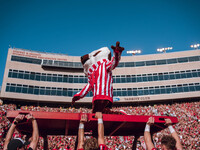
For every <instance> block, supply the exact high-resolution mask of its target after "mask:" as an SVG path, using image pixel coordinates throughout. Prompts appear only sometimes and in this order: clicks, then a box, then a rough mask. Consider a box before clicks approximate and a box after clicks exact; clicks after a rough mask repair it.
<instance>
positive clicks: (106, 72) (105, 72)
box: [72, 42, 124, 113]
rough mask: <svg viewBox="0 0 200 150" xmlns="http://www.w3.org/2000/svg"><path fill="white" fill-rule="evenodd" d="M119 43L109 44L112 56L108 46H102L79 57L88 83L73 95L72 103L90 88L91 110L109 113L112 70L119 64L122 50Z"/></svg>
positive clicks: (111, 92)
mask: <svg viewBox="0 0 200 150" xmlns="http://www.w3.org/2000/svg"><path fill="white" fill-rule="evenodd" d="M119 44H120V43H119V42H117V43H116V46H111V48H112V49H113V51H114V52H113V54H114V56H113V57H112V58H111V52H110V50H109V49H108V47H102V48H100V49H98V50H95V51H93V52H91V53H90V54H86V55H84V56H82V57H81V63H82V64H83V68H84V73H85V75H86V76H87V77H88V83H87V85H86V86H85V87H84V88H83V89H82V90H81V91H80V92H78V93H77V94H75V95H74V96H73V99H72V104H74V103H75V101H77V100H79V99H81V98H83V97H84V96H85V95H87V93H88V92H89V91H90V90H92V92H93V100H92V112H93V113H95V112H102V113H111V111H110V108H111V107H112V104H113V86H112V83H113V78H112V70H113V69H115V67H117V65H118V64H119V61H120V58H121V53H122V51H123V50H124V48H123V47H120V46H119Z"/></svg>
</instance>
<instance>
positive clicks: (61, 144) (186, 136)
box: [0, 102, 200, 150]
mask: <svg viewBox="0 0 200 150" xmlns="http://www.w3.org/2000/svg"><path fill="white" fill-rule="evenodd" d="M18 107H19V106H18ZM8 110H17V106H16V105H15V104H1V105H0V149H2V147H3V144H4V139H5V135H6V134H7V131H8V129H9V127H10V125H11V123H10V121H9V120H8V119H7V118H6V112H7V111H8ZM20 110H27V111H43V112H65V113H80V112H83V113H91V112H92V110H91V109H88V108H79V109H75V108H71V107H69V108H63V107H58V108H51V107H47V106H45V107H39V106H21V107H20ZM120 110H124V111H125V112H126V113H127V114H130V115H154V116H163V115H164V116H166V115H167V116H175V117H177V118H178V120H179V123H177V124H176V125H174V126H173V127H174V129H175V130H176V131H177V133H178V135H179V136H180V139H181V142H182V145H183V149H188V150H197V149H199V150H200V137H199V135H200V102H190V103H189V102H185V103H174V104H171V105H169V104H168V105H167V104H157V105H153V106H137V107H133V106H126V107H114V108H112V111H120ZM163 134H169V131H168V130H167V129H165V130H162V131H161V132H158V133H155V134H154V135H153V139H154V143H155V146H156V147H157V148H160V147H161V141H160V139H161V138H160V137H161V136H162V135H163ZM13 136H21V135H20V134H19V133H18V132H17V131H15V133H14V134H13ZM85 138H88V137H85ZM75 140H76V136H48V147H49V149H51V150H73V149H74V146H75ZM105 141H106V145H107V146H108V148H109V150H129V149H131V147H132V142H133V141H134V137H133V136H111V137H108V136H107V137H105ZM43 143H44V140H43V138H42V137H40V138H39V143H38V150H40V149H43ZM137 149H138V150H144V149H145V144H144V138H143V137H142V136H141V137H139V139H138V141H137Z"/></svg>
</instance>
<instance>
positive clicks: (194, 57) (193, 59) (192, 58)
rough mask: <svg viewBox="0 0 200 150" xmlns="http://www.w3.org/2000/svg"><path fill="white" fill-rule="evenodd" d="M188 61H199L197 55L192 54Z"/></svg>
mask: <svg viewBox="0 0 200 150" xmlns="http://www.w3.org/2000/svg"><path fill="white" fill-rule="evenodd" d="M189 61H190V62H191V61H199V57H198V56H193V57H189Z"/></svg>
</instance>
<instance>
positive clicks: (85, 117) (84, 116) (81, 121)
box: [80, 114, 88, 124]
mask: <svg viewBox="0 0 200 150" xmlns="http://www.w3.org/2000/svg"><path fill="white" fill-rule="evenodd" d="M87 119H88V118H87V114H82V115H81V120H80V123H83V124H84V123H86V122H87Z"/></svg>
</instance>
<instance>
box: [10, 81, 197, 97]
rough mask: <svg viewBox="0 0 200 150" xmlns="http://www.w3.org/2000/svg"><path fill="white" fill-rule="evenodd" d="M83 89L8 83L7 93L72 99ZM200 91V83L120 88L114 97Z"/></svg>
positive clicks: (89, 95)
mask: <svg viewBox="0 0 200 150" xmlns="http://www.w3.org/2000/svg"><path fill="white" fill-rule="evenodd" d="M80 90H81V89H72V88H57V87H39V86H32V85H21V84H12V83H7V86H6V92H15V93H23V94H34V95H49V96H50V95H51V96H69V97H72V96H73V95H74V94H76V93H77V92H78V91H80ZM193 91H200V83H189V84H178V85H166V86H155V87H143V88H120V89H114V90H113V96H142V95H157V94H171V93H181V92H193ZM87 97H92V92H91V91H90V92H89V93H88V94H87Z"/></svg>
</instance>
